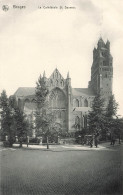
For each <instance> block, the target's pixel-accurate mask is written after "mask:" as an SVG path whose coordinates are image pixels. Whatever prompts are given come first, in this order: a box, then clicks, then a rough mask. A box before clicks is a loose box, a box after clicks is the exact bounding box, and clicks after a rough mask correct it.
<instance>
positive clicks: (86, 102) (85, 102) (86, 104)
mask: <svg viewBox="0 0 123 195" xmlns="http://www.w3.org/2000/svg"><path fill="white" fill-rule="evenodd" d="M84 107H88V101H87V99H85V100H84Z"/></svg>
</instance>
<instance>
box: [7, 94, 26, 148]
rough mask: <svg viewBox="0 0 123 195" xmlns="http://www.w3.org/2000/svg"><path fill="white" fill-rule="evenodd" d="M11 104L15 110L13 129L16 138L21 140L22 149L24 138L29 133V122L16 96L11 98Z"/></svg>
mask: <svg viewBox="0 0 123 195" xmlns="http://www.w3.org/2000/svg"><path fill="white" fill-rule="evenodd" d="M9 102H10V106H11V108H12V109H13V128H14V129H15V134H16V136H18V138H19V142H20V147H22V140H23V138H24V137H27V134H28V131H29V122H28V120H27V119H26V115H25V114H24V112H23V111H22V110H21V109H20V108H19V106H18V104H17V101H16V99H15V97H14V96H11V97H10V98H9Z"/></svg>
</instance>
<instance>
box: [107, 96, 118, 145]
mask: <svg viewBox="0 0 123 195" xmlns="http://www.w3.org/2000/svg"><path fill="white" fill-rule="evenodd" d="M117 110H118V103H117V102H116V100H115V97H114V95H112V96H111V97H110V99H109V103H108V105H107V108H106V128H107V132H108V133H110V138H111V144H112V140H113V139H114V137H115V136H116V135H117V136H118V137H119V142H120V126H121V120H120V119H119V118H118V116H117Z"/></svg>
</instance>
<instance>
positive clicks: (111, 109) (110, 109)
mask: <svg viewBox="0 0 123 195" xmlns="http://www.w3.org/2000/svg"><path fill="white" fill-rule="evenodd" d="M117 110H118V103H117V102H116V100H115V98H114V95H112V96H110V99H109V103H108V106H107V108H106V116H107V117H109V118H113V117H114V116H116V115H117Z"/></svg>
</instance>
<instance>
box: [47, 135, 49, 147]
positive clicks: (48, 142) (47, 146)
mask: <svg viewBox="0 0 123 195" xmlns="http://www.w3.org/2000/svg"><path fill="white" fill-rule="evenodd" d="M47 149H49V139H48V136H47Z"/></svg>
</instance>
